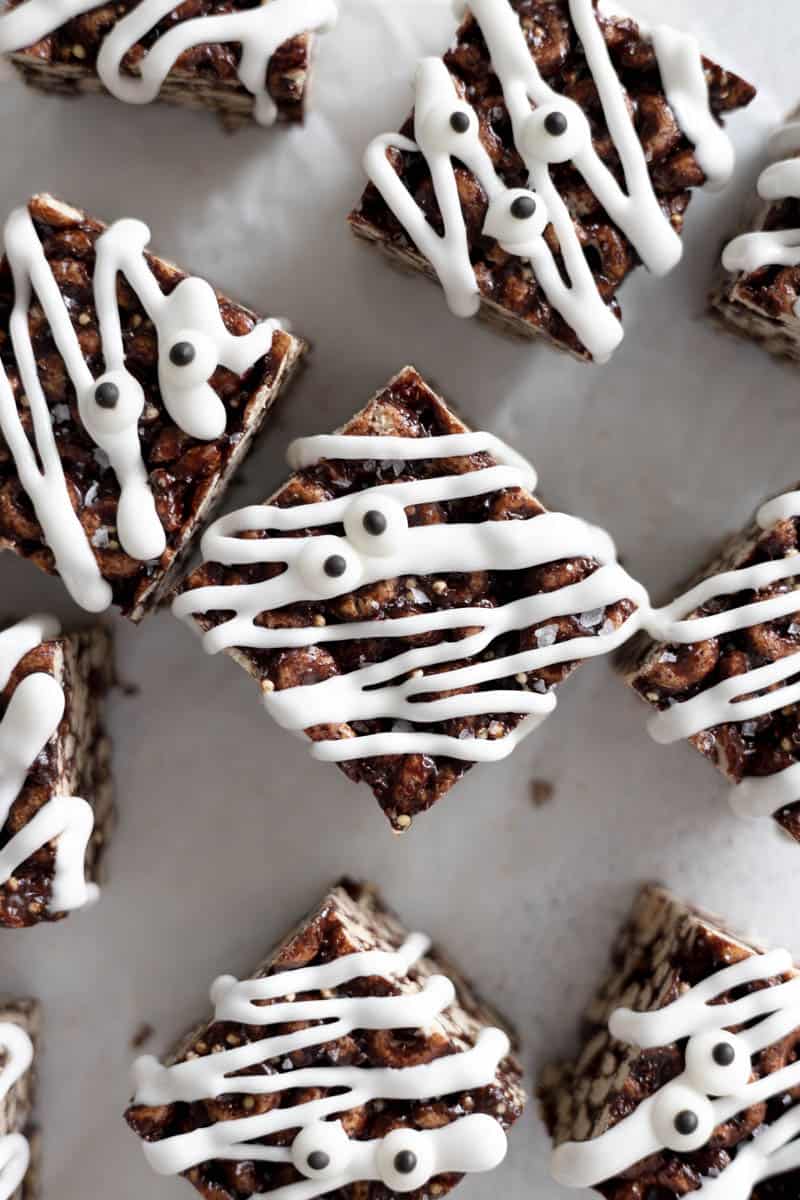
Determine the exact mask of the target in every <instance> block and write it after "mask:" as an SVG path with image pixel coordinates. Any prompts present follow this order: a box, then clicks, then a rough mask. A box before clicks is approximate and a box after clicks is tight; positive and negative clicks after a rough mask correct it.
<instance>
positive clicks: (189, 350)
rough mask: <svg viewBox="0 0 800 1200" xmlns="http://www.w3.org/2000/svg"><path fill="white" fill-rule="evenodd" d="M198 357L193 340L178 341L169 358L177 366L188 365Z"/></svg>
mask: <svg viewBox="0 0 800 1200" xmlns="http://www.w3.org/2000/svg"><path fill="white" fill-rule="evenodd" d="M196 357H197V351H196V350H195V348H194V346H193V345H192V343H191V342H176V343H175V345H174V346H173V347H172V349H171V350H170V352H169V360H170V362H171V363H173V364H174V366H176V367H188V365H189V363H190V362H194V360H195V358H196Z"/></svg>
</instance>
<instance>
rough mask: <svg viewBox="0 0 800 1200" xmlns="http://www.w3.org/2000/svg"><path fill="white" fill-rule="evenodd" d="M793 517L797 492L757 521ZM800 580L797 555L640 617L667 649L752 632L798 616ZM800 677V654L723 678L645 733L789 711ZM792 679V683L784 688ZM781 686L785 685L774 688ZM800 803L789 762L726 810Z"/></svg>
mask: <svg viewBox="0 0 800 1200" xmlns="http://www.w3.org/2000/svg"><path fill="white" fill-rule="evenodd" d="M797 516H800V492H787V493H785V494H784V495H781V496H777V497H776V498H775V499H774V500H770V501H769V502H768V503H767V504H764V505H763V506H762V507H761V509H760V510H759V512H758V517H757V520H758V524H759V525H760V526H761V528H762V529H770V528H771V527H772V526H773V525H775V524H778V523H779V522H781V521H786V520H790V519H791V518H793V517H797ZM798 575H800V555H789V556H788V557H787V558H780V559H771V560H767V561H765V562H761V563H757V564H755V565H754V566H751V567H742V568H740V569H738V570H732V571H724V572H722V573H720V574H718V575H711V576H709V578H708V579H704V580H702V581H701V582H700V583H699V584H697V585H696V586H695V587H693V588H692V589H691V590H690V591H688V592H686V594H685V595H683V596H680V597H678V599H677V600H675V601H673V603H672V604H668V605H666V607H664V608H661V609H650V610H649V611H648V612H647V613H646V615H643V617H642V621H643V624H644V627H645V628H646V629H647V632H648V633H649V634H650V636H651V637H652V638H653V639H654V640H655V641H657V642H665V643H667V644H670V645H672V644H676V645H692V644H694V643H696V642H700V641H704V640H706V639H709V638H717V637H722V636H724V635H725V634H728V633H733V632H734V631H736V630H740V629H750V628H752V627H753V626H756V625H762V624H764V623H765V622H768V621H776V620H780V619H781V618H782V617H788V616H791V615H792V614H794V613H796V612H797V611H798V607H799V606H800V598H799V597H798V591H797V590H796V587H795V586H794V581H795V580H796V579H797V577H798ZM783 582H787V583H789V584H791V585H792V586H791V587H790V588H789V590H787V591H786V592H782V593H779V594H778V595H775V596H770V597H767V598H764V599H758V600H754V601H751V602H750V603H747V604H740V605H738V606H736V607H734V608H731V609H728V610H727V611H722V612H718V613H712V614H711V615H710V616H699V617H698V616H691V614H692V613H693V612H695V611H696V610H697V609H699V608H702V607H703V606H704V605H706V604H708V602H709V601H711V600H714V599H716V598H717V597H722V596H733V595H736V594H738V593H739V592H755V593H759V592H763V591H764V590H765V589H767V588H770V587H772V586H773V585H775V584H780V583H783ZM798 676H800V651H798V652H795V653H793V654H787V655H784V656H783V657H782V658H779V659H776V660H775V661H774V662H770V663H767V664H765V665H764V666H761V667H755V668H753V669H751V670H749V671H745V672H743V673H742V674H740V675H734V676H731V677H729V678H727V679H723V680H721V681H720V682H719V683H717V684H715V685H714V686H712V687H710V688H707V689H706V690H705V691H701V692H699V693H698V694H697V695H695V696H692V697H691V698H690V699H689V700H686V701H683V702H682V703H678V704H673V705H672V706H671V707H670V708H667V709H665V710H664V711H662V712H659V713H657V714H656V715H655V716H654V717H652V718H651V720H650V722H649V724H648V728H649V731H650V734H651V735H652V737H653V738H654V739H655V740H656V741H657V742H661V743H669V742H676V741H681V740H682V739H684V738H689V737H694V736H695V735H696V734H698V733H701V732H702V731H703V730H705V729H713V728H715V727H716V726H717V725H722V724H724V723H734V724H742V723H743V722H746V721H753V720H756V719H757V718H759V717H762V716H768V715H769V714H771V713H775V712H779V711H780V709H782V708H784V707H786V706H787V705H791V704H797V703H800V679H799V678H797V677H798ZM790 680H794V682H787V681H790ZM780 684H784V685H785V686H778V685H780ZM767 689H770V690H767ZM743 697H749V698H748V699H743ZM798 800H800V763H794V764H792V765H791V766H790V767H787V768H785V769H784V770H782V771H778V772H776V773H775V774H773V775H766V776H763V777H760V778H755V777H753V778H747V779H745V780H743V781H742V782H741V783H739V784H737V785H736V786H735V787H734V788H733V789H732V790H731V795H730V803H731V807H732V808H733V810H734V812H735V813H736V814H737V816H740V817H749V818H761V817H768V816H772V815H774V814H775V813H777V812H778V811H780V810H781V809H782V808H785V807H786V806H788V805H790V804H794V803H796V802H797V801H798Z"/></svg>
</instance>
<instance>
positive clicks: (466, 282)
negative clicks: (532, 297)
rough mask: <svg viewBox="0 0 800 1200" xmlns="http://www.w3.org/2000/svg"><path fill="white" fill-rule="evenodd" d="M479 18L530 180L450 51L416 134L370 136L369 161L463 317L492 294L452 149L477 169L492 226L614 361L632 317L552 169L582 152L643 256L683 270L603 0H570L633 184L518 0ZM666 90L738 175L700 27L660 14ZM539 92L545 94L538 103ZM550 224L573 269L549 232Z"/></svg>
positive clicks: (715, 180) (701, 138) (589, 342)
mask: <svg viewBox="0 0 800 1200" xmlns="http://www.w3.org/2000/svg"><path fill="white" fill-rule="evenodd" d="M469 8H470V9H471V11H472V13H473V15H474V17H475V19H476V20H477V22H478V24H479V25H480V28H481V31H482V33H483V36H484V38H485V41H486V44H487V46H488V48H489V51H490V54H491V60H492V67H493V69H494V71H495V73H496V74H497V76H498V78H499V80H500V83H501V86H502V89H503V95H504V98H505V103H506V107H507V109H508V113H509V116H510V118H511V123H512V126H513V132H514V142H515V145H516V147H517V149H518V151H519V153H520V155H521V156H522V158H523V160H524V162H525V165H526V167H527V170H528V184H529V188H528V189H520V188H512V189H510V188H508V187H506V185H505V184H504V183H503V181H502V180H501V179H500V178H499V176H498V175H497V173H496V171H495V169H494V165H493V163H492V161H491V159H490V157H489V155H488V154H487V152H486V150H485V148H484V146H483V144H482V143H481V140H480V133H479V128H478V120H477V116H476V114H475V112H474V110H473V109H472V108H471V106H470V105H469V104H467V103H466V102H465V101H464V100H463V99H461V97H460V96H459V95H458V93H457V91H456V88H455V85H454V82H453V79H452V78H451V76H450V74H449V72H448V71H447V68H446V67H445V66H444V63H443V62H442V61H441V60H439V59H425V60H424V61H423V62H422V64H421V66H420V68H419V71H418V75H417V84H416V97H415V125H414V134H415V138H416V141H411V140H410V139H409V138H406V137H403V136H400V135H396V136H395V135H392V134H384V135H381V136H380V137H378V138H376V139H375V140H374V141H373V142H372V143H371V145H370V146H369V147H368V148H367V151H366V154H365V158H364V165H365V169H366V172H367V174H368V176H369V177H370V179H371V180H372V182H373V183H374V184H375V186H376V187H377V188H378V189H379V191H380V192H381V195H382V196H383V198H384V200H385V202H386V204H387V205H388V206H389V208H390V209H391V210H392V212H393V213H394V215H395V216H396V217H397V219H398V220H399V221H400V223H401V224H402V225H403V226H404V228H405V230H406V232H407V233H408V235H409V237H410V238H411V240H412V241H413V242H414V243H415V245H416V246H417V248H418V249H419V250H420V252H421V253H422V254H423V255H424V256H425V258H427V259H428V261H429V262H430V263H431V264H432V266H433V267H434V269H435V271H436V273H437V275H438V276H439V279H440V281H441V283H442V286H443V288H444V291H445V294H446V296H447V300H448V303H449V305H450V308H451V310H452V311H453V312H454V313H455V314H456V315H457V316H472V315H473V314H474V313H475V312H476V311H477V310H478V308H479V306H480V294H479V289H478V284H477V281H476V278H475V273H474V270H473V268H472V263H471V261H470V253H469V244H468V239H467V230H466V224H465V220H464V215H463V212H462V209H461V203H460V199H459V194H458V188H457V184H456V177H455V173H454V168H453V160H454V159H457V160H458V161H459V162H462V163H464V165H465V166H466V167H467V168H468V169H469V170H470V171H471V172H472V173H473V174H474V175H475V176H476V177H477V179H478V180H479V182H480V183H481V186H482V187H483V189H484V191H485V193H486V196H487V198H488V201H489V209H488V213H487V217H486V221H485V225H484V233H485V234H486V235H488V236H490V237H494V238H496V239H497V241H498V242H499V243H500V245H501V247H502V248H503V249H505V250H506V251H507V252H508V253H510V254H513V255H515V256H516V257H518V258H522V259H527V260H528V261H529V262H530V264H531V267H532V269H533V273H534V275H535V276H536V279H537V281H538V283H539V284H540V286H541V288H542V290H543V291H544V293H545V295H546V296H547V299H548V300H549V302H550V303H551V304H552V305H553V307H554V308H555V309H556V310H557V311H558V312H559V313H560V314H561V316H562V317H563V318H564V320H565V321H566V322H567V323H568V324H569V325H570V326H571V328H572V329H574V330H575V332H576V333H577V335H578V336H579V338H580V340H581V341H582V342H583V344H584V346H585V347H586V349H587V350H588V351H589V353H590V354H591V355H592V357H593V358H594V359H595V360H596V361H598V362H605V361H607V360H608V359H609V358H610V357H611V354H612V353H613V351H614V350H615V349H616V347H617V346H618V345H619V343H620V341H621V340H622V327H621V325H620V323H619V321H618V320H617V319H616V317H615V316H614V314H613V313H612V311H611V310H610V309H609V307H608V305H607V304H606V303H605V301H604V300H603V298H602V296H601V295H600V292H599V290H598V287H597V282H596V280H595V277H594V275H593V274H592V271H591V268H590V266H589V263H588V260H587V258H586V255H585V254H584V250H583V247H582V245H581V242H580V240H579V238H578V233H577V231H576V228H575V224H574V221H573V218H572V214H571V213H570V211H569V209H568V207H567V205H566V203H565V201H564V200H563V198H562V197H561V195H560V194H559V192H558V190H557V189H556V187H555V185H554V183H553V180H552V177H551V173H550V168H551V166H552V165H553V164H556V163H563V162H572V163H573V165H574V166H575V168H576V169H577V170H578V171H579V172H580V173H581V175H582V176H583V178H584V179H585V180H586V183H587V184H588V186H589V187H590V188H591V190H592V192H593V193H594V194H595V196H597V198H598V200H599V201H600V203H601V204H602V206H603V207H604V208H605V209H606V211H607V212H608V213H609V215H610V216H611V218H612V219H613V220H614V222H615V223H616V224H617V225H618V226H619V227H620V228H621V229H622V230H623V231H624V233H625V234H626V235H627V237H628V238H629V239H630V241H631V242H632V243H633V245H634V247H635V248H636V250H637V252H638V254H639V256H640V258H641V259H642V261H643V262H644V263H645V265H646V266H647V267H649V269H650V270H651V271H653V272H654V273H655V274H658V275H662V274H665V273H666V272H668V271H669V270H671V269H672V268H673V267H674V266H675V264H676V263H677V262H678V261H679V259H680V257H681V253H682V250H681V242H680V238H679V237H678V234H677V233H676V231H675V230H674V229H673V227H672V225H671V224H670V222H669V220H668V219H667V217H666V216H665V214H664V212H663V211H662V209H661V206H660V204H659V201H658V198H657V196H656V194H655V190H654V188H653V184H652V181H651V179H650V173H649V170H648V164H647V159H646V156H645V152H644V149H643V147H642V145H641V142H640V141H639V136H638V134H637V132H636V128H635V126H634V124H633V121H632V119H631V116H630V113H629V111H628V107H627V104H626V97H625V92H624V88H623V86H622V84H621V82H620V80H619V78H618V76H617V73H616V70H615V68H614V65H613V63H612V61H611V57H610V55H609V51H608V47H607V45H606V42H605V38H604V37H603V33H602V30H601V29H600V26H599V24H598V22H597V16H596V13H595V10H594V7H593V4H592V0H570V3H569V9H570V16H571V19H572V22H573V24H574V26H575V29H576V31H577V34H578V36H579V38H580V40H581V43H582V45H583V48H584V51H585V54H586V59H587V62H588V65H589V68H590V70H591V73H592V76H593V78H594V81H595V84H596V86H597V90H598V93H599V96H600V101H601V103H602V107H603V113H604V116H605V120H606V124H607V125H608V129H609V132H610V134H611V136H612V138H613V140H614V143H615V146H616V148H617V152H618V155H619V159H620V162H621V164H622V169H623V174H624V177H625V190H623V189H622V188H621V187H620V185H619V183H618V182H617V179H616V177H615V175H614V173H613V172H612V171H610V170H609V169H608V167H607V166H606V165H605V164H604V163H603V161H602V160H601V159H600V157H599V155H598V154H597V152H596V150H595V149H594V146H593V144H592V138H591V130H590V127H589V122H588V120H587V118H586V116H585V114H584V113H583V112H582V111H581V109H580V108H579V107H578V106H577V105H576V104H575V103H574V102H573V101H572V100H570V99H569V98H568V97H566V96H563V95H561V94H560V93H559V92H556V91H555V90H554V89H553V88H551V86H550V85H549V84H548V83H547V81H546V80H545V79H544V78H543V77H542V76H541V74H540V73H539V70H538V68H537V65H536V62H535V60H534V58H533V56H532V55H531V52H530V49H529V47H528V44H527V41H526V39H525V35H524V33H523V30H522V27H521V25H520V23H519V18H518V15H517V13H516V11H515V10H514V9H513V8H512V7H511V5H510V4H509V3H508V0H473V2H472V3H470V5H469ZM652 41H653V48H654V51H655V54H656V58H657V60H658V65H659V68H660V70H661V75H662V80H663V84H664V90H665V93H666V96H667V99H668V101H669V103H670V106H671V107H672V109H673V111H674V113H675V115H676V119H677V120H678V123H679V124H680V126H681V128H682V130H683V132H684V133H685V134H686V136H687V138H689V140H690V141H692V142H693V143H694V146H695V153H696V155H697V159H698V162H699V163H700V165H701V167H702V169H703V171H704V173H705V174H706V176H707V177H708V179H709V181H710V182H711V184H712V185H715V186H722V185H723V184H725V183H727V181H728V179H729V178H730V175H731V172H732V169H733V150H732V148H731V145H730V142H729V141H728V139H727V137H726V136H725V134H724V132H723V130H722V128H721V126H720V125H719V124H718V123H717V121H716V119H715V117H714V115H713V113H712V111H711V107H710V102H709V93H708V86H707V83H706V79H705V74H704V70H703V65H702V59H701V56H700V50H699V47H698V45H697V42H696V41H695V39H694V38H692V37H689V36H687V35H684V34H681V33H677V32H676V31H674V30H671V29H669V28H668V27H667V26H659V27H658V28H657V29H656V30H655V31H654V33H653V35H652ZM532 105H533V107H532ZM392 147H395V148H397V149H399V150H403V151H408V152H419V153H421V154H422V155H423V157H424V158H425V160H426V162H427V164H428V167H429V169H430V173H431V178H432V181H433V187H434V192H435V194H436V199H437V202H438V205H439V209H440V212H441V215H442V221H443V225H444V234H443V235H440V234H439V233H438V232H437V231H436V230H435V229H433V227H432V226H431V225H430V224H429V223H428V221H427V219H426V217H425V215H424V213H423V212H422V210H421V209H420V208H419V206H418V205H417V203H416V201H415V200H414V198H413V197H412V196H411V194H410V193H409V191H408V190H407V188H406V187H405V185H404V183H403V181H402V180H401V179H400V177H399V176H398V174H397V172H396V171H395V170H394V167H393V166H392V164H391V163H390V161H389V159H388V158H387V153H386V152H387V150H388V149H390V148H392ZM548 224H552V226H553V229H554V230H555V233H556V236H557V238H558V243H559V246H560V250H561V257H562V259H563V266H564V269H565V271H566V275H567V279H568V281H567V282H565V280H564V278H563V277H562V272H561V270H560V269H559V265H558V264H557V263H556V260H555V258H554V256H553V254H552V252H551V250H550V249H549V247H548V245H547V243H546V241H545V240H544V237H543V233H544V230H545V228H546V226H547V225H548Z"/></svg>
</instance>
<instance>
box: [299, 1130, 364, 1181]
mask: <svg viewBox="0 0 800 1200" xmlns="http://www.w3.org/2000/svg"><path fill="white" fill-rule="evenodd" d="M352 1154H353V1147H352V1143H351V1141H350V1138H349V1137H348V1136H347V1134H346V1133H345V1131H344V1129H343V1128H342V1124H341V1122H340V1121H316V1122H314V1124H313V1125H307V1126H306V1127H305V1129H302V1130H301V1131H300V1133H298V1135H297V1137H296V1138H295V1139H294V1141H293V1142H292V1162H293V1163H294V1166H295V1167H296V1169H297V1170H298V1171H299V1172H300V1174H301V1175H305V1177H306V1178H307V1179H319V1180H321V1181H324V1180H331V1179H335V1178H337V1177H338V1176H341V1175H344V1174H345V1173H346V1171H347V1166H348V1163H349V1162H350V1160H351V1158H352Z"/></svg>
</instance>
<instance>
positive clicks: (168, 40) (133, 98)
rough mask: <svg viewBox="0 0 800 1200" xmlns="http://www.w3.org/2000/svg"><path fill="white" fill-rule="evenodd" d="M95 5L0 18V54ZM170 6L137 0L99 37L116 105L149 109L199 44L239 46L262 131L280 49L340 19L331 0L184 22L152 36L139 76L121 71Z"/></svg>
mask: <svg viewBox="0 0 800 1200" xmlns="http://www.w3.org/2000/svg"><path fill="white" fill-rule="evenodd" d="M95 3H96V0H28V2H27V3H25V4H22V5H21V6H20V7H19V8H16V9H14V10H13V11H12V12H10V13H6V14H5V15H3V16H0V53H8V52H13V51H16V50H23V49H25V47H27V46H30V45H33V44H35V43H36V42H38V41H39V40H40V39H41V38H43V37H45V36H46V35H47V34H48V33H52V32H54V31H55V30H56V29H58V28H59V27H60V26H61V25H63V24H64V23H65V22H66V21H68V20H71V19H72V18H73V17H76V16H80V15H82V14H83V13H87V12H89V11H90V9H92V8H94V7H95ZM174 7H175V5H174V2H173V0H140V3H139V4H137V5H135V6H134V7H133V8H132V9H131V11H130V12H129V13H128V14H127V15H126V16H123V17H121V18H120V19H119V20H117V22H116V24H115V25H114V26H113V27H112V29H111V31H110V32H109V33H108V34H107V35H106V37H105V38H104V39H103V42H102V45H101V48H100V54H99V56H98V59H97V73H98V75H99V76H100V79H101V80H102V82H103V85H104V86H105V87H106V89H107V90H108V91H109V92H110V93H111V94H112V95H113V96H116V98H117V99H118V100H124V101H126V102H127V103H129V104H149V103H150V102H151V101H152V100H155V99H156V98H157V96H158V94H159V92H160V91H161V88H162V86H163V84H164V81H165V80H166V78H167V76H168V75H169V73H170V71H171V70H172V68H173V66H174V65H175V63H176V62H177V60H178V59H179V58H180V57H181V55H182V54H184V53H185V52H186V51H187V50H191V49H193V48H194V47H195V46H200V45H203V44H214V43H220V44H223V45H224V44H228V43H232V44H238V45H240V46H241V50H242V56H241V61H240V63H239V67H238V74H239V81H240V83H241V84H242V86H243V87H245V88H246V89H247V90H248V92H250V94H251V95H252V97H253V103H254V116H255V119H256V120H257V121H258V122H259V123H260V124H262V125H272V124H273V123H274V122H275V120H276V118H277V115H278V110H277V107H276V105H275V102H274V100H273V99H272V97H271V96H270V94H269V90H268V87H267V75H268V71H269V64H270V61H271V59H272V57H273V55H274V54H275V52H276V50H277V49H278V47H279V46H281V45H283V43H284V42H286V41H289V40H290V39H291V38H294V37H297V36H298V35H299V34H301V33H324V32H326V31H327V30H329V29H331V28H332V27H333V26H334V25H335V23H336V19H337V15H338V10H337V6H336V4H335V3H334V0H270V3H268V4H262V5H260V6H259V5H257V6H256V7H255V8H252V9H249V10H246V11H244V12H237V13H224V14H220V15H215V16H206V17H189V18H188V19H186V20H183V21H180V22H179V23H178V24H177V25H173V26H172V28H171V29H169V30H168V32H167V33H165V34H163V35H162V36H161V37H160V38H158V40H157V41H156V42H155V44H154V45H153V46H152V47H151V48H150V49H149V50H148V52H147V54H146V55H145V57H144V59H143V60H142V62H141V63H140V64H139V75H138V76H132V75H129V74H127V73H125V72H124V71H123V69H122V63H123V60H124V59H125V57H126V55H127V54H128V53H129V51H130V50H132V49H133V47H134V46H135V45H137V43H139V42H141V41H142V39H143V38H145V37H146V36H147V34H148V33H150V31H151V30H152V29H153V28H154V27H155V26H156V25H157V24H158V23H159V21H161V20H163V19H164V17H166V16H168V15H169V14H170V13H171V12H172V10H173V9H174Z"/></svg>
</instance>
